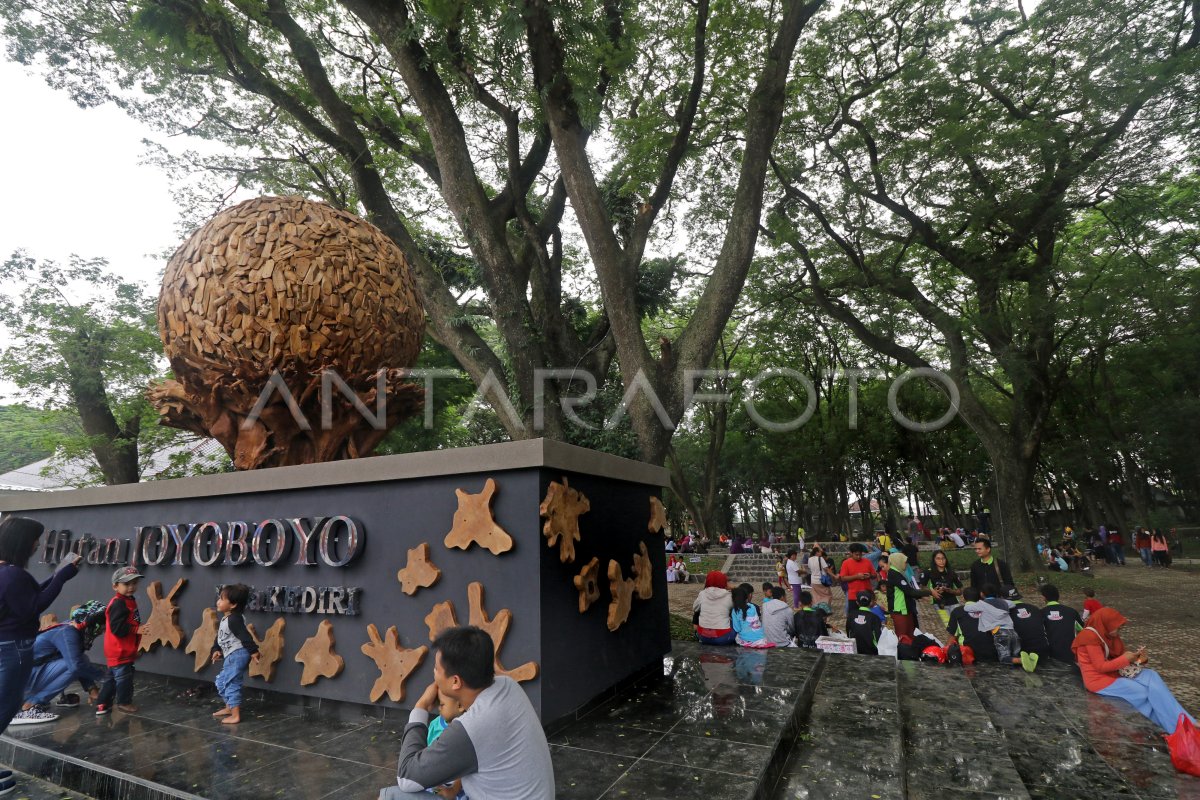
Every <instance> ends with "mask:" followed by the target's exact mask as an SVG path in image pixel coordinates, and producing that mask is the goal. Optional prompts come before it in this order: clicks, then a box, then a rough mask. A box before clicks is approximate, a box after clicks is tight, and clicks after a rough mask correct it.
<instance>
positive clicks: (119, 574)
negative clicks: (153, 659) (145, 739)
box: [96, 567, 144, 717]
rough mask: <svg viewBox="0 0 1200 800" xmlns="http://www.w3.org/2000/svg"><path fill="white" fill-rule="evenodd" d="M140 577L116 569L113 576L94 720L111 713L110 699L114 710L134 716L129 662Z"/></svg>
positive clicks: (137, 619)
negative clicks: (105, 663)
mask: <svg viewBox="0 0 1200 800" xmlns="http://www.w3.org/2000/svg"><path fill="white" fill-rule="evenodd" d="M142 577H144V576H143V575H142V574H141V573H140V572H138V571H137V568H136V567H120V568H118V569H117V571H116V572H114V573H113V576H112V583H113V592H114V593H115V594H114V595H113V598H112V599H111V600H109V601H108V607H107V608H106V609H104V618H105V626H104V658H105V660H107V661H108V667H109V671H108V675H106V676H105V677H104V682H103V683H102V684H100V697H99V698H97V703H96V716H98V717H102V716H104V715H105V714H108V713H109V712H111V711H112V704H113V699H114V697H115V699H116V701H117V710H118V711H123V712H125V713H126V714H136V713H137V706H135V705H134V704H133V662H134V661H136V660H137V657H138V628H139V627H140V626H141V624H142V618H141V615H139V614H138V605H137V600H135V599H133V595H134V593H136V592H137V587H138V581H139V580H141V579H142Z"/></svg>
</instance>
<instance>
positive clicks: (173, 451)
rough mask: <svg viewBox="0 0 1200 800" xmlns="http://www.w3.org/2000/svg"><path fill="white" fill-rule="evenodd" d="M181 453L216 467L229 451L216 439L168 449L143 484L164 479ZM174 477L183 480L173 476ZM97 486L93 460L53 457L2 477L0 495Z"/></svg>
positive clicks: (144, 474)
mask: <svg viewBox="0 0 1200 800" xmlns="http://www.w3.org/2000/svg"><path fill="white" fill-rule="evenodd" d="M181 453H190V454H191V455H192V456H194V457H197V458H200V459H203V460H205V461H208V462H211V463H212V464H213V466H216V465H217V464H219V463H220V460H221V458H222V457H223V456H225V449H224V448H223V447H221V445H220V444H218V443H217V440H216V439H208V438H204V439H201V438H193V439H189V440H187V441H184V442H179V443H176V444H171V445H168V446H166V447H164V448H162V449H161V450H159V451H157V452H155V453H154V454H153V455H152V456H150V463H149V465H148V466H146V467H145V468H144V469H143V470H142V480H143V481H152V480H156V479H158V478H159V477H160V476H163V475H162V473H164V472H167V471H168V470H170V469H171V467H172V466H173V463H172V458H173V457H175V456H178V455H179V454H181ZM163 477H166V476H163ZM170 477H179V476H178V475H174V474H172V475H170ZM96 484H97V481H96V479H95V462H94V461H93V460H92V459H91V458H90V457H88V458H73V459H62V458H58V457H56V456H51V457H49V458H43V459H41V460H40V461H34V462H33V463H32V464H26V465H25V466H23V467H17V468H16V469H14V470H11V471H9V472H5V473H0V492H55V491H61V490H63V489H78V488H79V487H81V486H92V485H96Z"/></svg>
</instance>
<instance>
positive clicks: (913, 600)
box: [887, 553, 941, 639]
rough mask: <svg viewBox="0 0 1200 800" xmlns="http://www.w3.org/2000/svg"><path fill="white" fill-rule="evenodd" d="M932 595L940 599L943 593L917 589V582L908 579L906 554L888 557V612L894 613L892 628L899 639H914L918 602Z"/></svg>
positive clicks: (893, 554) (895, 554)
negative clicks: (906, 637)
mask: <svg viewBox="0 0 1200 800" xmlns="http://www.w3.org/2000/svg"><path fill="white" fill-rule="evenodd" d="M930 595H933V596H934V597H940V596H941V592H940V591H938V590H933V591H930V590H927V589H918V588H917V585H916V582H915V581H913V580H912V579H911V578H909V577H908V556H906V555H904V553H892V554H890V555H889V556H888V575H887V599H888V610H889V611H891V612H892V628H893V630H895V632H896V636H897V637H903V636H908V637H909V638H910V639H911V638H912V635H913V631H915V630H916V629H917V600H919V599H920V598H922V597H929V596H930Z"/></svg>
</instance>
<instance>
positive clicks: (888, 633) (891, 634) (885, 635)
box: [875, 628, 900, 658]
mask: <svg viewBox="0 0 1200 800" xmlns="http://www.w3.org/2000/svg"><path fill="white" fill-rule="evenodd" d="M899 644H900V640H899V639H898V638H896V632H895V631H893V630H891V629H890V628H884V629H883V632H882V633H880V634H879V641H878V642H876V643H875V649H877V650H878V651H879V655H881V656H891V657H892V658H895V657H896V647H897V646H899Z"/></svg>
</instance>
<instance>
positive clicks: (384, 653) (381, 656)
mask: <svg viewBox="0 0 1200 800" xmlns="http://www.w3.org/2000/svg"><path fill="white" fill-rule="evenodd" d="M367 638H368V639H370V641H368V642H367V643H366V644H364V645H363V646H362V652H363V655H365V656H366V657H367V658H369V659H371V660H372V661H374V662H375V666H377V667H379V677H378V678H377V679H376V680H375V685H374V686H372V687H371V702H372V703H377V702H379V699H380V698H382V697H383V696H384V695H385V694H386V695H387V696H388V697H390V698H391V699H392V702H394V703H399V702H400V701H401V700H403V699H404V684H405V682H406V681H407V680H408V678H409V676H410V675H412V673H413V672H414V671H415V670H416V668H417V667H419V666H420V665H421V661H422V660H423V659H424V658H425V654H426V653H428V652H429V648H428V647H426V646H425V645H421V646H420V647H416V648H413V649H411V650H410V649H408V648H406V647H401V646H400V634H399V633H398V632H397V630H396V626H395V625H393V626H392V627H390V628H388V629H387V633H386V634H385V638H380V636H379V628H377V627H375V625H373V624H372V625H368V626H367Z"/></svg>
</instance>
